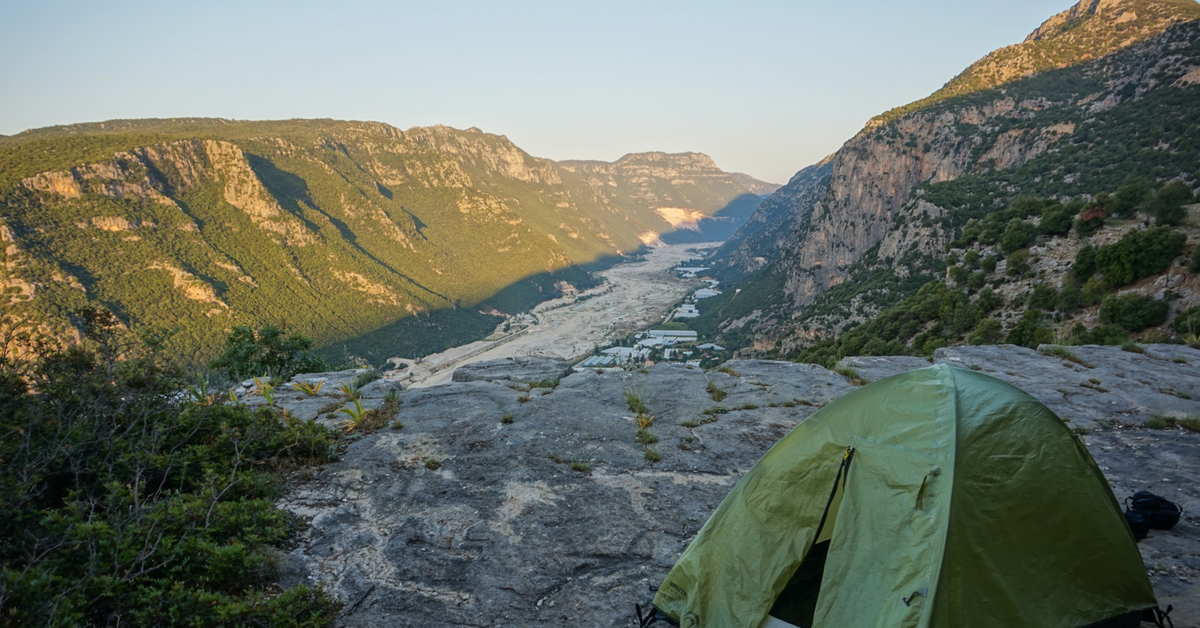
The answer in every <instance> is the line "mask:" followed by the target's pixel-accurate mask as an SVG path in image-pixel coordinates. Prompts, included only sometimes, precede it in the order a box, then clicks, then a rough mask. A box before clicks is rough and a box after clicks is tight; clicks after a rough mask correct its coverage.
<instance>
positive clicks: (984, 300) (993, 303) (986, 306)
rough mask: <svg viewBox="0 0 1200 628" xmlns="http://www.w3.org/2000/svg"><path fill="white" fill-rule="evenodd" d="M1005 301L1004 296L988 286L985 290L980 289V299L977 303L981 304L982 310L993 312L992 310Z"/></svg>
mask: <svg viewBox="0 0 1200 628" xmlns="http://www.w3.org/2000/svg"><path fill="white" fill-rule="evenodd" d="M1003 303H1004V297H1002V296H1000V295H998V294H996V291H995V290H992V287H991V286H988V287H986V288H984V289H983V290H980V291H979V299H978V302H977V305H978V306H979V311H980V312H983V313H984V314H987V313H988V312H991V311H992V310H994V309H996V308H998V307H1000V305H1001V304H1003Z"/></svg>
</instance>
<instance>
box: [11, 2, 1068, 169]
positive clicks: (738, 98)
mask: <svg viewBox="0 0 1200 628" xmlns="http://www.w3.org/2000/svg"><path fill="white" fill-rule="evenodd" d="M1071 4H1072V3H1071V2H1069V0H1058V1H1055V2H1050V1H1048V0H1019V1H1018V2H1014V3H1007V4H1005V5H1003V6H997V5H974V4H972V5H967V6H964V5H962V4H960V3H951V2H945V1H939V2H927V3H921V4H920V5H919V6H898V5H896V4H894V3H886V2H880V1H878V0H871V1H869V2H866V3H858V4H856V5H854V6H853V7H848V6H835V5H833V4H825V3H822V4H816V3H811V4H810V3H801V4H792V3H775V2H760V3H754V4H753V5H750V6H738V7H729V6H724V5H720V4H717V3H712V2H704V3H682V2H657V3H653V4H652V5H649V6H646V5H644V4H638V3H632V2H617V3H605V4H604V5H603V6H586V7H585V6H576V5H570V4H562V3H544V2H520V3H516V4H513V5H508V6H503V7H499V6H492V5H489V4H486V3H479V2H453V3H439V5H438V6H426V5H424V4H409V3H399V4H384V3H376V2H353V3H345V4H342V5H339V6H338V7H324V6H319V5H317V4H315V3H302V4H285V3H280V2H239V3H234V2H227V1H226V2H215V3H208V4H181V5H161V4H150V3H147V2H126V3H121V4H120V5H118V6H100V5H94V4H91V3H77V2H44V3H16V2H12V1H10V0H2V2H0V6H3V12H4V15H5V17H6V19H5V20H3V21H2V22H0V35H2V37H0V51H3V55H4V59H5V60H6V62H5V63H4V64H3V65H2V66H0V81H3V84H4V85H5V86H6V89H5V90H4V92H3V94H0V133H3V134H6V135H12V134H16V133H18V132H21V131H24V130H28V129H31V128H40V127H46V126H55V125H60V124H73V123H82V122H101V121H104V120H110V119H128V118H186V117H205V118H228V119H240V120H246V119H250V120H269V119H289V118H335V119H345V120H372V121H378V122H385V123H388V124H391V125H393V126H396V127H398V128H401V129H407V128H410V127H413V126H432V125H435V124H444V125H447V126H452V127H456V128H469V127H472V126H475V127H479V128H481V129H483V130H484V131H486V132H489V133H495V134H498V135H506V136H507V137H508V138H509V139H511V140H512V141H513V142H514V143H515V144H517V145H518V146H519V147H521V148H522V149H524V150H526V151H528V152H529V153H530V154H532V155H536V156H538V157H546V158H550V159H555V160H565V159H592V160H603V161H614V160H616V159H618V158H620V157H621V156H622V155H624V154H627V153H633V152H643V151H665V152H687V151H694V152H702V153H705V154H707V155H709V156H711V157H712V158H713V159H714V160H715V161H716V162H717V165H718V166H719V167H721V168H722V169H723V170H726V171H732V172H744V173H747V174H750V175H752V176H754V177H757V178H759V179H763V180H765V181H770V182H772V183H785V182H786V181H787V180H788V178H790V177H791V176H792V174H794V173H795V172H796V171H797V170H799V169H800V168H803V167H804V166H807V165H809V164H811V163H813V162H815V161H817V160H818V159H820V158H822V157H824V156H825V155H827V154H829V153H831V152H833V151H835V150H837V148H838V147H840V146H841V144H842V143H843V142H845V141H846V140H847V139H849V138H850V137H851V136H853V135H854V134H855V133H856V132H857V131H858V130H859V129H861V128H862V125H863V124H864V123H865V122H866V121H867V120H868V119H869V118H870V117H871V116H873V115H876V114H878V113H881V112H883V111H885V110H887V109H890V108H892V107H896V106H899V105H903V104H906V103H908V102H911V101H913V100H917V99H919V98H921V97H923V96H926V95H928V94H929V93H931V92H933V91H935V90H937V89H938V88H939V87H941V86H942V85H943V84H944V83H945V82H946V81H948V80H950V79H951V78H952V77H953V76H954V75H956V74H957V73H958V72H960V71H961V70H962V69H964V68H965V67H966V66H967V65H969V64H970V63H971V62H973V61H975V60H976V59H978V58H980V57H982V56H983V55H985V54H987V53H988V52H990V51H991V50H994V49H996V48H999V47H1002V46H1005V45H1010V44H1015V43H1018V42H1020V41H1021V40H1022V39H1023V38H1024V37H1025V35H1026V34H1028V33H1029V32H1031V31H1032V30H1033V29H1035V28H1036V27H1037V26H1038V25H1039V24H1041V22H1042V21H1044V20H1045V19H1047V18H1049V17H1050V16H1051V15H1053V14H1055V13H1058V12H1060V11H1062V10H1065V9H1066V8H1068V7H1069V6H1071Z"/></svg>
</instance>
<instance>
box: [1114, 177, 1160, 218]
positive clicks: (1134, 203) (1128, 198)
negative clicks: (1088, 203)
mask: <svg viewBox="0 0 1200 628" xmlns="http://www.w3.org/2000/svg"><path fill="white" fill-rule="evenodd" d="M1150 187H1151V186H1150V181H1149V179H1147V178H1145V177H1130V178H1128V179H1126V180H1125V184H1124V185H1122V186H1121V187H1119V188H1117V192H1116V193H1115V194H1113V200H1114V203H1113V208H1112V209H1113V213H1114V214H1116V215H1117V216H1121V217H1123V218H1125V217H1129V216H1131V215H1132V214H1133V212H1135V211H1136V210H1137V209H1138V207H1140V206H1141V204H1142V202H1143V201H1145V200H1146V197H1148V196H1149V195H1150Z"/></svg>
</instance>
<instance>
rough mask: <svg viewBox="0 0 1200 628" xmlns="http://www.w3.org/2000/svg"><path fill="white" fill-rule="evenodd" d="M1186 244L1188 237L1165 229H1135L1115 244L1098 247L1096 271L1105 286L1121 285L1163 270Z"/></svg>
mask: <svg viewBox="0 0 1200 628" xmlns="http://www.w3.org/2000/svg"><path fill="white" fill-rule="evenodd" d="M1186 245H1187V235H1185V234H1183V233H1181V232H1178V231H1173V230H1171V229H1170V228H1168V227H1151V228H1150V229H1137V230H1134V231H1130V232H1129V233H1127V234H1125V236H1124V237H1123V238H1121V239H1120V241H1118V242H1115V243H1113V244H1107V245H1105V246H1102V247H1100V249H1099V250H1098V251H1097V252H1096V269H1097V270H1099V271H1100V272H1101V273H1103V274H1104V281H1105V282H1106V283H1108V285H1110V286H1123V285H1125V284H1127V283H1129V282H1131V281H1134V280H1136V279H1141V278H1142V277H1149V276H1150V275H1155V274H1158V273H1161V272H1162V271H1164V270H1166V269H1167V267H1168V266H1170V265H1171V260H1173V259H1175V258H1176V257H1178V256H1179V255H1180V254H1181V253H1183V249H1184V247H1185V246H1186Z"/></svg>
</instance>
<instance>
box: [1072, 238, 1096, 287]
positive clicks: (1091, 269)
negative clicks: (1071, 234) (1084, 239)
mask: <svg viewBox="0 0 1200 628" xmlns="http://www.w3.org/2000/svg"><path fill="white" fill-rule="evenodd" d="M1071 270H1073V271H1075V278H1076V279H1078V280H1079V281H1087V280H1088V279H1091V278H1092V275H1094V274H1096V248H1095V247H1093V246H1092V245H1090V244H1085V245H1084V246H1083V247H1081V248H1080V249H1079V252H1078V253H1076V254H1075V264H1074V265H1073V266H1072V267H1071Z"/></svg>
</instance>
